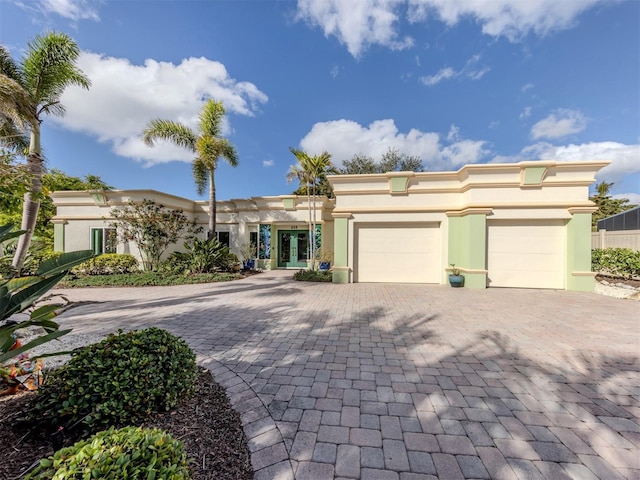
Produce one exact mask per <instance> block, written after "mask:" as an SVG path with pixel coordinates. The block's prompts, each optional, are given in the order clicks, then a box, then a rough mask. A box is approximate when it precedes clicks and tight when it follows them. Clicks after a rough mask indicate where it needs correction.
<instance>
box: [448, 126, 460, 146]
mask: <svg viewBox="0 0 640 480" xmlns="http://www.w3.org/2000/svg"><path fill="white" fill-rule="evenodd" d="M459 138H460V127H457V126H456V125H453V124H452V125H451V128H449V133H448V134H447V140H449V141H450V142H455V141H456V140H458V139H459Z"/></svg>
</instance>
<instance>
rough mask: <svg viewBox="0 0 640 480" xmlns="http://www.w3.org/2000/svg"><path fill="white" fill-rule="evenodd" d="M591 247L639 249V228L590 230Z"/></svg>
mask: <svg viewBox="0 0 640 480" xmlns="http://www.w3.org/2000/svg"><path fill="white" fill-rule="evenodd" d="M591 248H592V249H594V248H630V249H632V250H640V230H618V231H615V232H607V231H606V230H600V231H598V232H591Z"/></svg>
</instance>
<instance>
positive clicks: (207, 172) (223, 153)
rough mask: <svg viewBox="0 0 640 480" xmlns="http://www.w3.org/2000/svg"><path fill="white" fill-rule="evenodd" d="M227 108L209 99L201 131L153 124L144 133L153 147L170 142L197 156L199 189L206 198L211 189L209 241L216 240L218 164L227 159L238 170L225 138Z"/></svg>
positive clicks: (201, 117) (195, 174)
mask: <svg viewBox="0 0 640 480" xmlns="http://www.w3.org/2000/svg"><path fill="white" fill-rule="evenodd" d="M224 115H225V108H224V105H223V103H222V102H216V101H215V100H213V99H209V100H207V101H206V102H205V104H204V105H203V107H202V110H201V111H200V115H199V116H198V118H199V121H198V129H197V131H196V130H192V129H191V128H189V127H188V126H187V125H184V124H182V123H179V122H174V121H172V120H162V119H155V120H151V121H150V122H149V124H148V125H147V127H146V128H145V129H144V131H143V132H142V139H143V141H144V142H145V143H146V144H147V145H149V146H150V147H153V146H154V143H155V141H156V140H167V141H169V142H171V143H174V144H175V145H178V146H179V147H181V148H185V149H187V150H189V151H190V152H192V153H193V154H194V155H195V158H194V159H193V164H192V169H193V178H194V180H195V183H196V189H197V191H198V193H199V194H203V193H204V191H205V189H206V187H207V185H208V186H209V212H208V215H209V230H208V232H207V239H208V240H213V239H214V238H215V236H216V182H215V172H216V168H218V160H219V159H220V158H222V159H224V160H225V161H226V162H227V163H228V164H229V165H231V166H232V167H237V166H238V154H237V152H236V149H235V147H234V146H233V144H232V143H231V142H230V141H229V140H227V139H226V138H223V137H221V136H220V135H221V133H222V122H223V120H224Z"/></svg>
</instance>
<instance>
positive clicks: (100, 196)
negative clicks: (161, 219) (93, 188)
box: [91, 192, 107, 205]
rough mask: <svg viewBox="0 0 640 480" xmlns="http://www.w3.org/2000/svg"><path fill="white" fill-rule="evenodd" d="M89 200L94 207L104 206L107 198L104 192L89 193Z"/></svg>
mask: <svg viewBox="0 0 640 480" xmlns="http://www.w3.org/2000/svg"><path fill="white" fill-rule="evenodd" d="M91 198H93V201H94V202H95V204H96V205H106V204H107V196H106V195H105V194H104V192H91Z"/></svg>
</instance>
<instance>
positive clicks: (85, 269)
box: [71, 253, 139, 275]
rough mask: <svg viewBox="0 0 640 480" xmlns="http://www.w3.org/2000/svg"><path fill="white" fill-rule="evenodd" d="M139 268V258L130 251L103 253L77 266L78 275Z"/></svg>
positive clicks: (105, 273) (110, 273) (117, 272)
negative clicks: (130, 253)
mask: <svg viewBox="0 0 640 480" xmlns="http://www.w3.org/2000/svg"><path fill="white" fill-rule="evenodd" d="M138 270H139V266H138V260H137V259H136V257H134V256H133V255H129V254H128V253H103V254H102V255H100V256H99V257H96V258H94V259H93V260H89V261H88V262H85V263H83V264H80V265H78V266H77V267H75V268H74V269H73V270H72V271H71V272H72V273H74V274H76V275H112V274H123V273H134V272H137V271H138Z"/></svg>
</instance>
